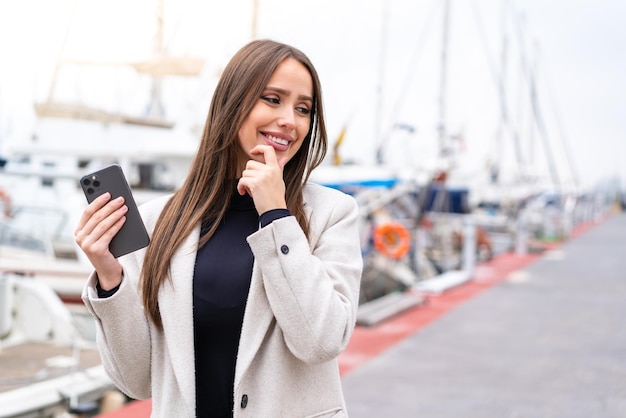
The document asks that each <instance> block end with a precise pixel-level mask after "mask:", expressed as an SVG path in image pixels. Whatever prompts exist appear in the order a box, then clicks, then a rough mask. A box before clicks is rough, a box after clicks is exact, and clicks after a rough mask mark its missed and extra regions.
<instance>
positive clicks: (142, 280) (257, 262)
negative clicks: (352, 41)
mask: <svg viewBox="0 0 626 418" xmlns="http://www.w3.org/2000/svg"><path fill="white" fill-rule="evenodd" d="M326 149H327V138H326V130H325V126H324V117H323V109H322V96H321V87H320V82H319V79H318V76H317V73H316V71H315V68H314V67H313V65H312V64H311V62H310V61H309V59H308V58H307V57H306V56H305V55H304V54H303V53H302V52H301V51H299V50H297V49H295V48H293V47H291V46H288V45H285V44H281V43H277V42H274V41H269V40H261V41H253V42H251V43H249V44H248V45H246V46H244V47H243V48H242V49H241V50H240V51H238V52H237V53H236V55H235V56H234V57H233V58H232V60H231V61H230V63H229V64H228V66H227V67H226V68H225V70H224V72H223V75H222V77H221V79H220V81H219V83H218V85H217V87H216V90H215V93H214V95H213V99H212V102H211V106H210V109H209V114H208V117H207V121H206V126H205V128H204V133H203V135H202V140H201V142H200V146H199V150H198V152H197V155H196V156H195V159H194V161H193V164H192V166H191V167H190V170H189V174H188V176H187V179H186V180H185V182H184V184H183V185H182V187H181V188H180V189H179V190H177V191H176V192H175V193H174V194H173V195H171V196H167V197H164V198H159V199H155V200H154V201H151V202H148V203H146V204H144V205H143V206H142V207H141V211H142V217H143V220H144V222H145V224H146V227H147V229H148V230H149V231H150V232H151V243H150V244H149V246H148V247H147V248H145V249H143V250H139V251H136V252H134V253H131V254H129V255H126V256H123V257H120V258H119V259H115V258H114V257H113V256H112V255H111V253H110V252H109V250H108V244H109V242H110V240H111V238H112V237H113V236H114V235H115V233H116V232H117V231H119V229H120V228H121V226H122V225H123V223H124V220H125V218H124V214H125V212H126V210H127V209H126V206H125V205H124V202H123V201H122V200H121V199H119V198H118V199H113V200H111V196H110V195H108V194H105V195H103V196H101V197H99V198H98V199H96V200H95V201H94V202H92V203H91V204H90V205H89V206H88V207H87V208H86V210H85V212H84V213H83V215H82V217H81V220H80V222H79V224H78V226H77V229H76V232H75V236H76V242H77V243H78V245H79V246H80V247H81V249H82V250H83V251H84V252H85V254H86V255H87V257H88V258H89V260H90V261H91V263H92V264H93V266H94V268H95V271H94V273H93V274H92V275H91V276H90V278H89V280H88V283H87V284H86V287H85V290H84V293H83V300H84V302H85V304H86V305H87V307H88V308H89V310H90V311H91V313H92V314H93V315H94V317H95V318H96V322H97V325H98V334H97V337H98V345H99V347H100V352H101V356H102V361H103V364H104V366H105V368H106V370H107V372H108V374H109V375H110V377H111V379H112V380H113V381H114V383H115V384H116V385H117V386H118V387H119V388H120V389H121V390H122V391H123V392H124V393H126V394H127V395H128V396H130V397H133V398H137V399H146V398H152V408H153V409H152V416H153V417H167V418H172V417H194V416H197V417H255V418H263V417H268V418H277V417H289V418H293V417H344V416H347V413H346V408H345V402H344V399H343V394H342V389H341V381H340V377H339V370H338V364H337V356H338V355H339V354H340V353H341V352H342V350H343V349H344V348H345V347H346V345H347V343H348V340H349V339H350V336H351V334H352V331H353V329H354V324H355V322H356V312H357V305H358V294H359V286H360V278H361V270H362V259H361V251H360V247H359V237H358V225H357V217H358V208H357V205H356V202H355V200H354V199H352V198H351V197H350V196H348V195H345V194H343V193H341V192H339V191H336V190H333V189H329V188H325V187H322V186H319V185H315V184H310V183H308V182H307V180H308V178H309V174H310V172H311V170H313V169H314V168H315V167H317V166H318V165H319V164H320V163H321V162H322V160H323V159H324V156H325V153H326Z"/></svg>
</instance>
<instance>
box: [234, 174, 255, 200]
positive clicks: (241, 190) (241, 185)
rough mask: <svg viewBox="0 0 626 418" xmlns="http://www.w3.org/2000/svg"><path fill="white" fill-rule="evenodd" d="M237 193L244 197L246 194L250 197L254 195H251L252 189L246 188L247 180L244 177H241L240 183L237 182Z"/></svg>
mask: <svg viewBox="0 0 626 418" xmlns="http://www.w3.org/2000/svg"><path fill="white" fill-rule="evenodd" d="M237 192H238V193H239V194H240V195H241V196H243V195H244V194H246V193H248V194H249V195H250V196H252V194H250V189H248V186H246V184H245V180H244V178H243V177H241V178H240V179H239V181H238V182H237Z"/></svg>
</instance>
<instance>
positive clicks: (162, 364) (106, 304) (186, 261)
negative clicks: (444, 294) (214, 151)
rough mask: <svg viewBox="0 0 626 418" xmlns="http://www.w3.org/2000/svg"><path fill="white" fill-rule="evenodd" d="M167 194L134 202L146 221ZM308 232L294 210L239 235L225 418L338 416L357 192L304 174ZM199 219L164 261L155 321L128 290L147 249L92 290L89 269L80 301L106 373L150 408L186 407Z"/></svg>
mask: <svg viewBox="0 0 626 418" xmlns="http://www.w3.org/2000/svg"><path fill="white" fill-rule="evenodd" d="M166 201H167V197H166V198H159V199H156V200H154V201H151V202H148V203H146V204H144V205H142V207H141V212H142V217H143V220H144V222H145V224H146V227H147V229H148V231H152V230H153V228H154V225H155V222H156V220H157V218H158V216H159V214H160V212H161V210H162V208H163V205H164V204H165V202H166ZM304 201H305V210H306V213H307V216H308V218H309V224H310V236H309V239H308V240H307V239H306V237H305V235H304V233H303V231H302V229H301V228H300V226H299V224H298V222H297V221H296V219H295V217H293V216H290V217H286V218H281V219H278V220H276V221H274V222H272V223H271V224H270V225H268V226H266V227H264V228H260V229H259V230H258V231H257V232H255V233H253V234H252V235H250V236H249V237H248V238H247V241H248V243H249V245H250V248H251V249H252V252H253V254H254V266H253V272H252V279H251V284H250V291H249V294H248V301H247V305H246V310H245V315H244V320H243V326H242V331H241V339H240V343H239V351H238V357H237V365H236V371H235V385H234V399H235V404H234V417H236V418H243V417H254V418H265V417H267V418H279V417H288V418H296V417H334V418H340V417H347V412H346V406H345V402H344V398H343V392H342V389H341V380H340V376H339V369H338V362H337V357H338V355H339V354H340V353H341V352H342V351H343V350H344V349H345V347H346V345H347V344H348V340H349V339H350V336H351V335H352V331H353V329H354V325H355V322H356V312H357V307H358V300H359V288H360V278H361V272H362V257H361V250H360V241H359V232H358V207H357V204H356V201H355V200H354V199H353V198H352V197H350V196H349V195H346V194H344V193H341V192H339V191H337V190H333V189H329V188H326V187H322V186H319V185H313V184H308V185H307V186H306V187H305V189H304ZM199 236H200V225H197V226H196V228H195V230H194V231H193V233H192V234H191V235H190V236H189V237H188V238H187V239H186V241H185V242H184V244H183V245H182V246H181V248H179V249H178V251H177V252H176V254H175V256H174V257H173V259H172V262H171V279H172V280H171V281H166V282H165V283H164V285H163V286H162V288H161V290H160V293H159V306H160V311H161V316H162V319H163V331H162V332H161V331H159V330H157V328H156V327H155V326H154V325H153V323H152V322H151V321H150V320H148V318H147V317H146V315H145V313H144V311H143V308H142V304H141V299H140V297H139V291H138V288H137V283H138V278H139V272H140V269H141V266H142V263H143V258H144V255H145V250H139V251H137V252H135V253H132V254H129V255H127V256H124V257H121V258H120V261H121V263H122V266H123V269H124V278H123V280H122V283H121V286H120V288H119V290H118V291H117V292H116V293H115V294H114V295H113V296H111V297H109V298H106V299H99V298H98V296H97V292H96V289H95V283H96V276H95V273H94V274H92V275H91V276H90V278H89V280H88V283H87V284H86V286H85V289H84V291H83V301H84V302H85V304H86V306H87V307H88V309H89V310H90V312H91V313H92V314H93V316H94V317H95V318H96V323H97V342H98V346H99V349H100V353H101V356H102V361H103V364H104V366H105V369H106V370H107V373H108V374H109V376H110V377H111V379H112V380H113V382H114V383H115V384H116V385H117V386H118V387H119V388H120V389H121V390H122V391H123V392H124V393H126V394H127V395H129V396H131V397H133V398H136V399H147V398H152V417H154V418H161V417H162V418H175V417H195V400H196V399H195V396H196V394H195V376H194V373H195V366H194V337H193V306H192V305H193V295H192V285H193V284H192V281H193V270H194V263H195V258H196V250H197V244H198V239H199Z"/></svg>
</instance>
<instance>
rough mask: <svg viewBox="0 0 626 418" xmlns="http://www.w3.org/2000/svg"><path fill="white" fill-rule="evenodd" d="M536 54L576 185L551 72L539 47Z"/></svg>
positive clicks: (577, 177)
mask: <svg viewBox="0 0 626 418" xmlns="http://www.w3.org/2000/svg"><path fill="white" fill-rule="evenodd" d="M537 49H538V51H537V55H539V58H540V61H539V62H540V63H542V64H543V66H544V74H545V77H546V80H547V83H546V84H547V92H548V99H549V100H550V104H551V105H552V111H553V112H554V118H555V122H556V126H557V130H558V132H559V137H560V138H561V143H562V145H563V149H564V150H565V159H566V161H567V165H568V167H569V169H570V173H571V174H572V178H573V180H574V185H575V186H576V187H578V186H579V185H580V177H579V173H578V167H577V166H576V165H575V164H574V162H573V161H574V160H573V158H572V153H571V147H570V145H571V144H570V142H569V141H568V138H567V135H566V133H565V128H564V127H563V120H562V119H561V112H560V111H559V106H558V103H557V101H556V99H555V98H554V94H553V92H552V89H551V87H552V86H554V83H553V82H552V77H551V72H550V69H549V66H548V65H547V63H546V60H544V59H543V54H542V53H541V49H540V48H537Z"/></svg>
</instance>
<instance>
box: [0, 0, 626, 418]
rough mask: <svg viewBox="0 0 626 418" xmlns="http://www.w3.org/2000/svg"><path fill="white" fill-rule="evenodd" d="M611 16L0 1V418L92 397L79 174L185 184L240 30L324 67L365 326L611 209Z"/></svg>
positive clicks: (601, 1)
mask: <svg viewBox="0 0 626 418" xmlns="http://www.w3.org/2000/svg"><path fill="white" fill-rule="evenodd" d="M624 21H626V3H624V2H622V1H619V0H598V1H595V2H589V1H582V0H568V1H565V0H553V1H549V2H546V1H542V0H516V1H514V0H342V1H337V0H318V1H315V2H309V3H306V4H305V3H302V2H294V1H279V0H229V1H219V2H218V1H196V0H176V1H173V0H133V1H127V0H107V1H99V0H21V1H19V2H18V1H10V0H0V354H2V356H0V415H1V416H16V417H17V416H29V417H30V416H45V417H51V416H55V417H56V416H65V415H61V414H63V413H66V412H68V411H69V412H72V413H74V414H75V415H76V416H86V415H85V413H86V412H85V411H91V412H89V413H90V414H94V413H95V411H96V410H100V411H104V410H105V409H106V408H104V407H103V405H104V403H105V402H104V399H105V398H106V397H107V396H108V394H110V393H111V392H110V390H111V389H113V386H112V384H111V382H110V381H109V380H108V379H107V378H106V376H105V375H104V372H103V370H102V368H101V366H100V365H99V357H98V354H97V352H96V350H95V345H94V339H95V337H94V332H95V331H94V323H93V320H92V318H91V317H90V316H89V314H88V313H87V312H86V311H85V309H84V306H83V304H82V301H81V300H80V293H81V290H82V287H83V285H84V279H85V277H86V276H87V274H88V273H89V272H90V269H91V267H90V266H89V263H88V261H87V260H86V259H85V257H84V256H83V255H82V253H81V252H80V251H78V248H77V246H76V244H75V243H74V237H73V230H74V228H75V225H76V224H77V222H78V219H79V217H80V214H81V212H82V210H83V209H84V207H85V206H86V202H85V198H84V196H83V194H82V192H81V190H80V188H79V185H78V179H79V178H80V177H81V176H82V175H84V174H87V173H88V172H91V171H95V170H96V169H99V168H102V167H103V166H104V165H106V164H110V163H118V164H120V165H121V166H122V168H123V169H124V172H125V174H126V176H127V178H128V180H129V183H130V186H131V188H132V189H133V193H134V196H135V199H136V200H137V201H138V203H143V202H145V201H146V200H149V199H151V198H153V197H155V196H157V195H161V194H164V193H170V192H171V191H172V190H173V189H175V188H176V187H177V186H178V185H180V184H181V182H182V180H183V178H184V177H185V175H186V174H187V170H188V168H189V164H190V161H191V158H192V157H193V155H194V153H195V151H196V147H197V145H198V141H199V139H200V135H201V133H202V128H203V124H204V121H205V117H206V114H207V111H208V108H209V104H210V100H211V97H212V94H213V89H214V87H215V84H216V82H217V80H218V78H219V76H220V73H221V71H222V69H223V68H224V66H225V65H226V63H227V62H228V60H229V59H230V58H231V57H232V55H233V54H234V53H235V52H236V51H237V50H238V49H239V48H241V47H242V46H243V45H245V44H246V43H247V42H249V41H251V40H253V39H260V38H271V39H274V40H277V41H281V42H285V43H288V44H291V45H293V46H295V47H297V48H299V49H301V50H302V51H303V52H305V53H306V54H307V55H308V56H309V57H310V58H311V60H312V61H313V63H314V65H315V66H316V68H317V70H318V73H319V76H320V78H321V82H322V88H323V95H324V97H323V99H324V106H325V112H326V113H325V118H326V123H327V129H328V133H329V141H330V147H329V153H328V156H327V159H326V161H325V162H324V164H323V165H322V166H321V167H319V168H318V169H317V170H315V172H314V173H313V176H312V180H313V181H316V182H319V183H322V184H325V185H327V186H329V187H335V188H338V189H340V190H343V191H345V192H346V193H350V194H352V195H353V196H354V197H355V198H356V199H357V202H358V203H359V205H360V209H361V218H360V227H361V240H362V242H361V243H362V255H363V259H364V266H365V268H364V273H363V278H362V288H361V300H360V304H361V306H360V308H359V314H360V316H359V318H358V321H357V322H358V324H359V325H362V326H374V325H376V324H377V323H379V322H381V321H384V320H386V316H385V315H394V314H396V313H397V312H399V311H401V310H403V309H406V308H407V307H409V306H410V307H413V306H418V305H419V304H421V303H422V302H423V301H424V300H425V297H424V295H428V294H429V292H430V294H433V293H434V294H436V295H438V294H439V293H440V292H442V291H444V290H446V288H447V287H454V286H458V285H460V284H462V283H464V282H465V281H468V280H470V279H472V278H476V277H477V276H476V274H475V273H476V269H475V267H476V266H477V265H479V264H480V263H486V262H488V261H490V260H493V259H494V258H495V257H497V256H499V255H503V254H504V255H507V254H508V256H510V257H512V258H511V259H514V258H515V257H517V256H522V257H524V256H526V255H527V254H529V253H542V252H543V251H546V250H550V249H551V248H553V247H552V246H554V245H555V244H558V243H560V242H563V241H564V240H567V239H568V238H569V237H570V236H572V234H573V231H580V230H581V229H580V228H583V227H588V226H590V225H593V224H594V223H595V222H597V221H599V220H602V219H605V216H607V214H611V213H613V212H616V211H619V210H623V209H624V208H625V207H626V194H625V191H626V190H625V189H626V141H624V139H625V138H624V134H625V132H626V118H624V113H623V112H624V109H626V78H625V77H624V74H626V54H624V47H623V46H622V43H623V41H622V40H623V39H625V38H626V28H625V26H624V24H623V22H624ZM577 228H578V229H577ZM516 260H517V259H516ZM518 262H519V260H517V261H515V260H514V261H511V263H513V264H512V265H517V264H515V263H518ZM377 309H378V310H377ZM41 344H45V346H42V345H41ZM51 359H55V360H54V361H52V360H51ZM9 366H11V367H9ZM87 369H88V370H89V371H90V373H88V374H82V373H79V371H81V370H87ZM3 373H5V374H3ZM64 379H66V380H64ZM67 379H70V380H69V381H71V382H74V383H72V388H73V389H72V390H69V392H68V389H67V387H68V380H67ZM43 380H46V381H48V380H49V381H50V382H49V383H48V384H47V386H46V388H45V389H44V388H43V387H41V389H39V386H38V383H40V382H41V381H43ZM24 387H25V388H27V390H26V391H17V389H18V388H24ZM39 390H41V392H39ZM44 393H45V396H44ZM116 396H118V398H119V396H121V395H120V394H119V393H116ZM8 399H10V402H9V401H8ZM43 399H48V401H46V402H47V403H45V402H43V401H42V400H43ZM68 399H69V401H68ZM127 400H128V399H122V401H121V402H125V401H127ZM68 402H69V405H70V407H69V409H68V408H67V405H68ZM94 402H95V403H96V404H95V405H96V406H94ZM116 402H118V403H119V399H118V401H116ZM9 407H10V408H13V409H2V408H9ZM81 408H84V409H83V412H81ZM32 411H38V412H37V414H38V415H32V414H35V413H34V412H32ZM81 414H82V415H81ZM144 415H145V416H147V415H146V413H145V411H144ZM133 416H143V415H141V414H139V415H133Z"/></svg>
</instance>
